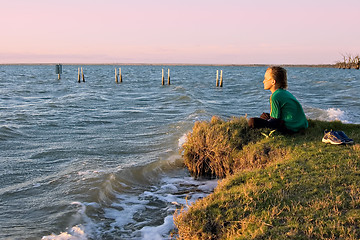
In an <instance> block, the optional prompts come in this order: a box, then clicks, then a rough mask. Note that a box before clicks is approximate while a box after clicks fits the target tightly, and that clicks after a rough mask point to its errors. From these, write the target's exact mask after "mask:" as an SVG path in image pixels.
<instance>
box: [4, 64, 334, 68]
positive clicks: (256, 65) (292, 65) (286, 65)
mask: <svg viewBox="0 0 360 240" xmlns="http://www.w3.org/2000/svg"><path fill="white" fill-rule="evenodd" d="M56 64H62V65H65V66H71V65H75V66H77V65H83V66H96V65H99V66H234V67H267V66H272V65H276V66H283V67H312V68H336V67H337V66H336V64H205V63H204V64H201V63H0V66H23V65H25V66H39V65H40V66H53V65H56Z"/></svg>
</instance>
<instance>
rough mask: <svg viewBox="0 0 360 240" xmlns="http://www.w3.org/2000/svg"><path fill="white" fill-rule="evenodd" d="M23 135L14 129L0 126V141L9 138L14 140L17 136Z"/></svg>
mask: <svg viewBox="0 0 360 240" xmlns="http://www.w3.org/2000/svg"><path fill="white" fill-rule="evenodd" d="M23 135H24V134H23V133H22V132H20V131H18V130H17V129H16V128H14V127H8V126H1V127H0V141H1V140H8V139H10V138H16V137H19V136H23Z"/></svg>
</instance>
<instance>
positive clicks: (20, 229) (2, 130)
mask: <svg viewBox="0 0 360 240" xmlns="http://www.w3.org/2000/svg"><path fill="white" fill-rule="evenodd" d="M78 67H79V66H72V65H64V66H63V74H62V75H61V80H58V79H57V75H56V74H55V67H54V66H47V65H36V66H28V65H26V66H21V65H2V66H0V164H1V167H0V239H41V238H43V239H168V238H169V233H170V231H171V229H172V228H173V227H174V224H173V217H172V216H173V213H174V211H175V209H176V208H179V206H182V205H183V206H186V205H187V204H188V203H191V202H193V201H195V200H196V199H198V198H201V197H204V196H206V195H207V194H209V193H210V192H211V191H212V189H213V188H214V187H215V186H216V181H195V180H193V179H192V178H191V177H190V175H189V173H188V172H187V170H186V169H185V168H184V166H183V165H182V159H181V155H180V153H179V150H180V146H181V143H183V142H184V140H185V134H186V133H187V132H189V131H190V130H191V129H192V126H193V124H194V122H195V121H199V120H210V118H211V117H212V116H213V115H217V116H220V117H222V118H223V119H228V118H230V117H231V116H244V115H245V114H247V115H248V116H249V117H253V116H259V115H260V114H261V113H262V112H264V111H267V112H268V111H269V108H270V106H269V96H270V91H265V90H263V84H262V80H263V76H264V73H265V70H266V67H242V66H221V67H219V66H151V65H144V66H121V67H122V76H123V82H122V83H119V84H116V83H115V77H114V68H115V67H119V66H108V65H89V66H83V68H84V74H85V78H86V79H85V80H86V82H85V83H84V82H81V83H78V82H77V72H78ZM168 68H170V71H171V72H170V74H171V85H164V86H162V85H161V71H162V69H164V72H165V82H167V69H168ZM216 70H223V79H224V85H223V87H222V88H220V87H216V86H215V81H216ZM287 70H288V83H289V91H290V92H292V93H293V95H295V97H297V99H298V100H299V101H300V103H301V104H302V105H303V108H304V111H305V113H306V115H307V116H308V117H309V118H313V119H321V120H340V121H343V122H346V123H360V94H359V91H360V71H358V70H342V69H341V70H340V69H329V68H300V67H288V68H287ZM350 137H351V136H350ZM320 140H321V139H319V141H320Z"/></svg>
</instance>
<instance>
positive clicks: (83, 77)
mask: <svg viewBox="0 0 360 240" xmlns="http://www.w3.org/2000/svg"><path fill="white" fill-rule="evenodd" d="M81 75H82V80H83V82H85V76H84V71H83V68H82V67H81Z"/></svg>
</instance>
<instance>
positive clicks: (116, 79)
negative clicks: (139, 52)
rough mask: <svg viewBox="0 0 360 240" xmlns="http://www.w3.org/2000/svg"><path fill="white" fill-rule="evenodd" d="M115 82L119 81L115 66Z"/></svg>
mask: <svg viewBox="0 0 360 240" xmlns="http://www.w3.org/2000/svg"><path fill="white" fill-rule="evenodd" d="M115 82H116V83H119V79H118V75H117V72H116V68H115Z"/></svg>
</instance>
